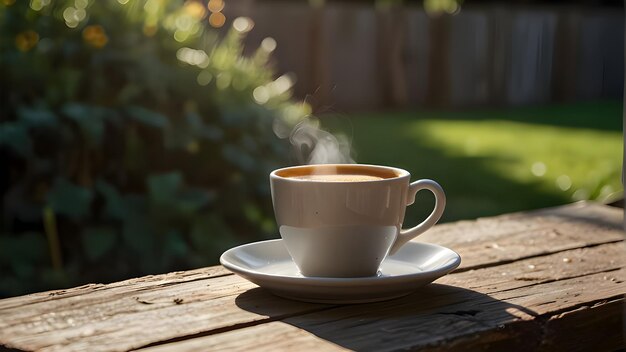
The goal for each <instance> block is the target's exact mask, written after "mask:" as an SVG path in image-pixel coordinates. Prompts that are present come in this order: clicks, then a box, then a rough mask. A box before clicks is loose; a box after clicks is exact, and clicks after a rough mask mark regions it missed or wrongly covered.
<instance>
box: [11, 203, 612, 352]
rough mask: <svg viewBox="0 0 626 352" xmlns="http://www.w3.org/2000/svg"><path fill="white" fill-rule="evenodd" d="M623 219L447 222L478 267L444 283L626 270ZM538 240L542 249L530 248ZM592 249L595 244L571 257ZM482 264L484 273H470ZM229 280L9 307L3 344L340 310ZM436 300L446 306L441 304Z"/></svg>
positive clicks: (573, 216) (195, 331)
mask: <svg viewBox="0 0 626 352" xmlns="http://www.w3.org/2000/svg"><path fill="white" fill-rule="evenodd" d="M567 219H569V220H567ZM621 221H622V213H621V211H619V210H616V209H612V208H609V207H605V206H601V205H596V204H588V203H587V204H576V205H570V206H566V207H560V208H553V209H548V210H542V211H538V212H532V213H519V214H512V215H505V216H500V217H496V218H491V219H479V220H478V221H473V222H462V223H458V224H456V225H454V224H447V225H442V226H440V227H441V228H443V230H438V228H439V227H437V228H435V230H436V231H434V232H437V233H434V234H433V235H432V236H437V237H436V238H439V239H440V240H442V241H443V242H449V243H451V244H449V246H450V247H452V248H453V249H456V250H457V251H459V252H462V253H463V251H466V254H464V258H463V259H464V262H465V263H466V262H467V258H465V256H468V257H469V258H470V265H472V260H473V261H474V263H473V266H468V265H467V264H466V265H465V268H466V270H467V271H465V272H462V273H456V274H452V275H449V276H447V277H445V278H443V279H442V280H441V281H440V282H444V283H447V284H451V285H457V286H459V287H466V288H471V289H473V290H475V291H469V292H474V293H488V294H494V293H497V292H503V291H505V292H508V291H506V290H509V291H510V290H515V289H520V288H524V287H529V286H533V285H536V284H548V283H552V282H558V281H555V280H559V279H568V278H570V279H571V278H573V277H577V276H583V275H592V274H596V273H601V272H611V270H615V269H617V268H619V267H622V266H624V259H623V258H624V256H619V251H620V249H619V244H611V243H612V242H615V241H619V240H620V239H621V238H622V237H621V236H623V233H622V232H621ZM572 224H573V225H572ZM457 227H458V228H457ZM554 231H556V234H554V235H552V236H551V235H550V234H551V233H555V232H554ZM481 233H482V235H481ZM426 236H427V235H425V236H424V237H426ZM421 238H422V237H420V239H421ZM454 238H456V241H457V242H456V244H455V243H454V242H453V240H454ZM533 238H534V242H524V241H527V240H529V241H530V240H533ZM427 239H428V238H427ZM433 242H437V241H433ZM519 242H522V244H520V243H519ZM494 243H495V244H497V246H495V245H494ZM568 243H569V244H570V245H568ZM571 243H574V245H571ZM602 243H608V244H602ZM598 244H600V245H598ZM589 245H595V247H592V248H583V249H573V250H567V248H569V247H570V246H573V248H578V247H587V246H589ZM518 252H522V253H523V254H524V255H523V256H521V257H520V255H519V253H518ZM494 253H496V254H494ZM503 253H504V254H503ZM549 253H553V254H549ZM462 255H463V254H462ZM471 258H474V259H471ZM519 258H526V259H522V260H519ZM564 258H567V260H566V261H563V259H564ZM588 258H616V259H614V261H613V262H611V261H610V260H608V261H604V260H588ZM502 263H505V264H503V265H502ZM531 266H532V267H531ZM472 267H474V268H479V267H483V269H478V270H474V271H471V270H469V269H471V268H472ZM502 273H506V275H502ZM610 274H611V275H612V272H611V273H610ZM224 275H226V272H225V271H224V269H221V268H219V267H215V268H205V269H198V270H195V271H190V272H182V273H172V274H167V275H159V276H152V277H146V278H139V279H132V280H127V281H124V282H120V283H115V284H111V285H106V286H102V285H91V286H85V287H80V288H76V289H71V290H66V291H65V292H59V291H56V292H51V293H43V294H36V295H31V296H25V297H17V298H12V299H8V300H3V301H0V344H4V345H5V346H7V347H16V348H24V349H43V350H58V349H62V350H77V349H89V350H98V349H107V350H125V349H130V348H138V347H141V346H146V345H149V344H154V343H158V342H160V341H168V340H172V339H177V338H184V337H193V336H202V335H205V334H215V333H219V332H223V331H228V330H232V329H238V328H242V327H246V326H251V325H256V324H261V323H262V324H263V325H265V324H266V323H267V322H270V321H274V320H277V319H284V318H287V317H291V316H294V317H296V316H298V315H301V314H304V313H310V312H314V311H319V310H324V309H331V308H332V306H324V305H313V304H306V303H299V302H292V301H287V300H283V299H280V298H276V297H273V296H271V295H269V294H268V293H266V292H264V291H262V290H258V289H257V290H251V291H248V290H249V289H250V288H253V287H255V285H253V284H251V283H249V282H247V281H245V280H243V279H241V278H239V277H236V276H232V275H227V276H224ZM446 280H450V281H446ZM245 291H247V292H246V293H245V294H242V293H243V292H245ZM428 302H429V303H428V305H432V306H433V307H440V305H437V302H438V301H437V300H432V299H429V300H428ZM443 302H448V301H446V300H445V299H444V301H443ZM448 303H449V302H448ZM361 307H362V306H361ZM263 312H264V314H263ZM259 313H261V314H259Z"/></svg>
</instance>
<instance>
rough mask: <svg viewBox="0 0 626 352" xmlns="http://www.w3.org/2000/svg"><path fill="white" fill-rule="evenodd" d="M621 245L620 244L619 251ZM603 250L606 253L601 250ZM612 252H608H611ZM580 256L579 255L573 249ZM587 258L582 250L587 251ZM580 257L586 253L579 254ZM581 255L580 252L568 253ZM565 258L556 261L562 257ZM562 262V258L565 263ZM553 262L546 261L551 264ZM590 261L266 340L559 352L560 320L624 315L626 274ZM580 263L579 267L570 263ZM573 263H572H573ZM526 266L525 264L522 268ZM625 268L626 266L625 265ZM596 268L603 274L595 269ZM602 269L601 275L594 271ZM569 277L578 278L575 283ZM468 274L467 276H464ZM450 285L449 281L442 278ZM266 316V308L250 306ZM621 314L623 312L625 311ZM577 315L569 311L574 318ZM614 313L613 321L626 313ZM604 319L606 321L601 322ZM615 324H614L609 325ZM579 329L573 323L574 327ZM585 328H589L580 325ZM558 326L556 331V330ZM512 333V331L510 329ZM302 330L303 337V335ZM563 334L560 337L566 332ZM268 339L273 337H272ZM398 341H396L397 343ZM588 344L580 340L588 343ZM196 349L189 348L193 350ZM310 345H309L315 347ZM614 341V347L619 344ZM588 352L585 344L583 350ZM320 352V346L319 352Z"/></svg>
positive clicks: (291, 324)
mask: <svg viewBox="0 0 626 352" xmlns="http://www.w3.org/2000/svg"><path fill="white" fill-rule="evenodd" d="M611 246H612V247H616V246H615V245H611ZM597 250H600V249H597ZM611 250H615V248H612V249H610V250H607V251H606V252H607V253H609V252H610V251H611ZM572 252H574V251H572ZM579 252H580V251H579ZM579 254H580V253H579ZM567 255H569V256H571V257H575V255H574V253H569V252H568V253H567ZM556 256H557V255H555V257H556ZM559 259H560V258H559ZM549 262H551V260H546V261H545V263H546V264H547V263H549ZM589 262H590V261H587V260H585V261H580V262H578V264H574V266H578V268H579V269H580V271H579V272H578V271H577V270H575V269H572V270H560V269H559V272H560V274H559V279H558V280H557V279H554V280H547V281H545V282H543V283H530V284H528V283H527V282H524V281H513V282H514V283H515V285H517V286H516V287H514V284H510V285H507V286H506V288H505V289H504V290H501V289H499V287H497V285H496V286H494V285H479V290H482V291H483V292H480V291H479V290H467V289H465V288H460V287H466V286H465V285H463V280H469V281H468V282H466V283H468V284H471V282H472V281H477V280H479V278H483V277H487V278H491V277H494V276H497V275H494V274H499V271H500V270H506V271H508V272H511V273H513V272H515V269H516V267H518V266H519V265H518V263H512V264H508V265H504V266H501V267H494V268H485V269H480V270H476V272H475V273H474V274H475V276H468V275H469V273H468V272H465V273H460V274H456V275H455V274H453V275H450V276H449V278H448V280H449V281H448V282H454V283H456V284H460V286H448V285H440V284H435V285H430V286H428V287H426V288H425V289H423V290H421V291H419V292H417V293H415V294H413V295H410V296H407V297H405V298H402V299H398V300H393V301H389V302H381V303H375V304H368V305H357V306H340V307H336V308H332V309H327V310H324V311H320V312H313V313H309V314H304V315H295V316H293V317H291V318H287V319H284V320H283V322H284V323H285V324H286V325H280V327H279V328H272V329H271V330H270V329H267V330H266V331H265V334H267V335H270V336H271V338H270V339H271V340H275V341H280V340H281V339H283V338H284V336H286V335H289V336H290V339H291V340H292V341H294V340H296V341H300V339H302V340H303V343H304V342H305V341H309V340H310V339H311V334H313V335H315V336H317V337H319V338H320V339H321V340H324V341H330V342H332V343H334V344H337V345H339V346H341V347H343V348H348V349H352V350H364V349H366V350H386V349H391V350H395V349H415V348H425V347H428V348H431V349H439V348H441V349H444V350H449V349H453V350H467V349H472V348H474V349H476V348H478V347H479V346H480V349H484V348H488V347H491V348H492V349H495V350H497V349H499V348H500V347H505V346H516V345H515V344H513V345H510V344H511V343H512V342H515V341H518V340H519V341H518V342H520V341H523V342H524V343H523V345H517V346H521V347H523V348H522V349H525V350H529V349H530V350H532V349H533V348H539V347H541V346H554V344H550V343H548V342H546V341H547V340H545V339H548V338H550V339H555V338H557V337H560V338H563V337H564V336H566V334H565V333H564V332H563V331H560V330H559V329H558V325H554V324H556V323H555V322H554V321H555V319H559V318H560V317H565V316H568V314H575V313H571V312H577V313H579V312H581V311H583V312H584V309H588V308H589V306H592V307H593V309H596V310H595V311H593V313H588V314H594V313H596V312H602V310H599V309H601V307H602V305H603V304H604V303H603V302H605V301H607V300H612V301H614V302H617V303H613V305H612V306H611V307H609V308H607V309H608V310H611V309H617V308H616V305H619V304H623V297H622V295H623V293H624V292H626V284H625V281H626V271H625V270H624V269H619V270H615V269H609V268H613V267H614V266H613V265H611V264H610V261H604V263H606V264H608V266H607V267H606V268H607V269H606V270H607V271H605V269H604V268H602V266H601V265H600V264H599V263H596V264H591V265H587V264H585V263H589ZM570 263H572V262H570ZM570 263H568V264H570ZM519 264H522V263H519ZM621 265H622V266H624V262H623V260H622V261H621ZM594 268H595V269H594ZM594 271H598V272H597V273H594ZM568 273H569V274H570V275H572V277H571V278H568V277H567V276H568ZM461 276H463V277H465V278H462V277H461ZM442 281H444V280H442ZM259 299H261V300H263V301H265V302H270V301H275V303H274V304H276V305H278V304H280V299H278V298H273V297H271V296H269V294H268V296H267V297H263V296H259ZM243 308H244V309H250V310H253V311H256V312H258V313H259V314H263V313H264V312H265V311H264V310H263V307H262V306H260V307H257V308H252V307H245V306H244V307H243ZM618 311H619V312H618V313H619V314H621V312H622V311H621V309H618ZM568 312H569V313H568ZM618 313H616V312H612V315H609V316H607V317H611V316H612V318H613V319H618V318H619V315H618ZM596 319H601V318H596ZM608 321H611V319H608ZM570 324H571V323H570ZM579 324H581V325H583V326H584V323H582V322H579ZM555 326H556V328H555ZM603 326H604V333H603V336H606V335H613V336H618V335H619V334H621V325H620V324H604V325H603ZM504 327H508V329H506V331H505V330H503V328H504ZM550 327H552V331H553V332H554V331H556V332H558V333H560V334H561V335H558V334H557V333H551V334H547V333H544V330H546V329H549V328H550ZM248 329H251V328H245V329H240V330H235V331H229V332H225V333H223V334H219V335H218V336H220V337H219V339H220V341H222V342H221V343H223V344H225V345H228V346H231V347H232V348H233V349H234V350H238V349H245V346H250V345H251V344H252V341H253V340H254V339H255V335H254V334H253V333H250V332H249V331H247V330H248ZM297 331H301V332H302V333H301V334H298V332H297ZM559 331H560V332H559ZM214 338H216V336H207V337H202V338H200V342H198V341H195V340H197V339H192V340H189V341H184V342H180V343H176V344H171V345H170V344H167V345H163V346H159V348H158V349H156V350H158V351H165V350H169V351H174V350H176V351H189V350H193V348H194V347H193V346H198V344H202V343H203V342H201V341H211V340H213V339H214ZM264 338H268V336H265V337H264ZM391 341H393V343H390V342H391ZM582 342H584V340H583V341H579V343H582ZM587 342H588V344H587V345H586V346H587V347H593V345H592V344H590V343H593V339H590V340H589V341H587ZM188 343H189V344H190V345H189V346H190V348H189V349H187V344H188ZM307 343H308V342H307ZM615 343H616V342H615V340H613V344H615ZM581 346H585V345H581ZM312 349H314V348H312Z"/></svg>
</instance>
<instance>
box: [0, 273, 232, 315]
mask: <svg viewBox="0 0 626 352" xmlns="http://www.w3.org/2000/svg"><path fill="white" fill-rule="evenodd" d="M224 275H232V273H231V272H230V271H228V270H226V268H224V267H222V266H213V267H208V268H200V269H194V270H188V271H176V272H172V273H167V274H161V275H148V276H143V277H139V278H133V279H128V280H124V281H118V282H114V283H111V284H106V285H105V284H88V285H83V286H79V287H74V288H70V289H63V290H53V291H46V292H40V293H33V294H30V295H25V296H19V297H11V298H6V299H2V300H0V310H2V309H7V308H12V307H19V306H24V305H28V304H33V303H39V302H49V301H53V300H58V299H66V298H69V297H75V296H84V295H88V294H91V293H103V294H105V295H114V294H115V293H116V292H119V291H123V292H127V291H129V290H134V291H144V290H150V289H157V288H159V287H164V286H169V285H175V284H178V283H183V282H188V281H196V280H203V279H208V278H213V277H219V276H224Z"/></svg>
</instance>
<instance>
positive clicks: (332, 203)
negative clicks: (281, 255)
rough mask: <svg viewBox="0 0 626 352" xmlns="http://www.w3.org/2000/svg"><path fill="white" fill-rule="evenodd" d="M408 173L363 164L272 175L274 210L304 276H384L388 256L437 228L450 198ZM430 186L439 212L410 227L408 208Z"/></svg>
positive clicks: (286, 170)
mask: <svg viewBox="0 0 626 352" xmlns="http://www.w3.org/2000/svg"><path fill="white" fill-rule="evenodd" d="M410 177H411V175H410V174H409V173H408V172H407V171H405V170H402V169H398V168H393V167H387V166H377V165H362V164H331V165H307V166H296V167H288V168H283V169H278V170H275V171H273V172H272V173H271V174H270V186H271V190H272V202H273V205H274V213H275V215H276V221H277V223H278V226H279V231H280V235H281V237H282V239H283V242H284V244H285V246H286V248H287V250H288V251H289V254H290V255H291V257H292V258H293V260H294V262H295V264H296V265H297V266H298V268H299V269H300V272H301V273H302V275H304V276H318V277H364V276H373V275H376V274H377V271H378V268H379V266H380V264H381V262H382V261H383V259H385V257H386V256H387V255H388V254H393V253H395V252H396V251H397V250H398V249H399V248H400V247H402V245H404V244H405V243H407V242H408V241H410V240H411V239H413V238H415V237H417V236H418V235H420V234H422V233H423V232H424V231H426V230H427V229H429V228H430V227H432V226H433V225H435V223H437V221H438V220H439V218H441V215H442V214H443V210H444V208H445V204H446V196H445V193H444V191H443V189H442V188H441V186H439V184H438V183H437V182H435V181H432V180H428V179H422V180H418V181H415V182H412V183H409V182H410ZM423 189H427V190H429V191H431V192H432V193H433V194H434V195H435V208H434V210H433V211H432V213H431V214H430V215H429V216H428V217H427V218H426V220H424V221H423V222H422V223H420V224H419V225H417V226H415V227H413V228H411V229H407V230H403V229H402V222H403V220H404V214H405V210H406V206H407V205H410V204H413V202H414V201H415V194H416V193H417V192H418V191H420V190H423Z"/></svg>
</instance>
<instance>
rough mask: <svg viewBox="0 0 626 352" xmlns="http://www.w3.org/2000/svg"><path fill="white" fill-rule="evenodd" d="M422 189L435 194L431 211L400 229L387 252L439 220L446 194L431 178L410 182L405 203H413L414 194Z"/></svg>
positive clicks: (392, 251) (395, 249)
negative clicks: (433, 206)
mask: <svg viewBox="0 0 626 352" xmlns="http://www.w3.org/2000/svg"><path fill="white" fill-rule="evenodd" d="M423 189H427V190H429V191H431V192H433V194H434V195H435V209H433V211H432V213H430V215H428V217H427V218H426V220H424V221H422V223H420V224H419V225H417V226H415V227H413V228H410V229H407V230H400V233H399V234H398V238H396V241H395V242H394V243H393V245H392V246H391V249H390V250H389V254H394V253H396V252H397V251H398V249H400V247H402V246H403V245H404V244H405V243H407V242H409V241H410V240H412V239H414V238H415V237H417V236H419V235H421V234H422V233H424V232H425V231H426V230H428V229H429V228H431V227H432V226H433V225H435V224H436V223H437V221H439V219H440V218H441V215H443V210H444V208H445V207H446V194H445V193H444V192H443V188H441V186H440V185H439V184H438V183H437V182H435V181H433V180H428V179H423V180H418V181H415V182H413V183H411V184H410V185H409V191H408V194H407V200H406V205H411V204H413V203H414V202H415V195H416V194H417V192H419V191H421V190H423Z"/></svg>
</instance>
